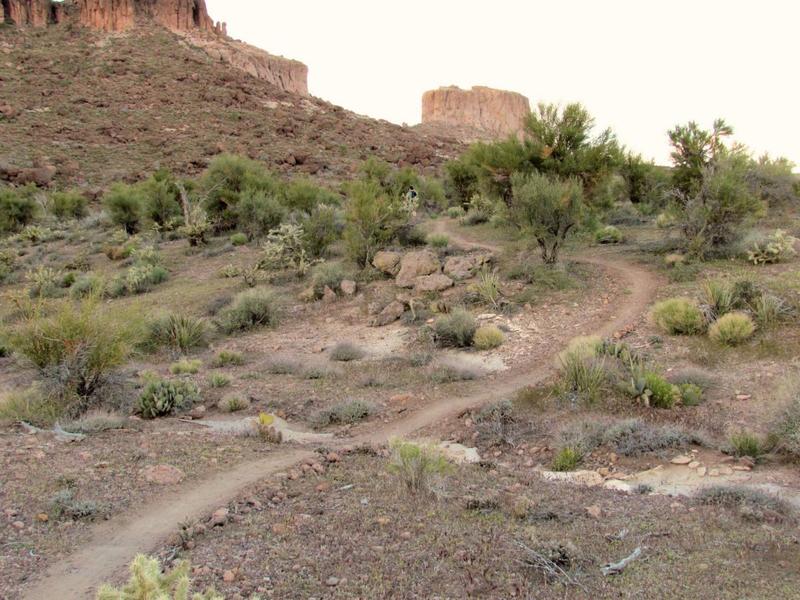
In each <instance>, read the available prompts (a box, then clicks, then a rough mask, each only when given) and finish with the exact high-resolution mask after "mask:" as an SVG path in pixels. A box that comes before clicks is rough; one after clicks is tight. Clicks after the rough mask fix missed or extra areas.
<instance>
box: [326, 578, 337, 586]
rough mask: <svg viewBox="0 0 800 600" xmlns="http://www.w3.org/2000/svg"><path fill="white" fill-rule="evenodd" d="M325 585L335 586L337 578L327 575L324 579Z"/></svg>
mask: <svg viewBox="0 0 800 600" xmlns="http://www.w3.org/2000/svg"><path fill="white" fill-rule="evenodd" d="M325 585H327V586H328V587H336V586H337V585H339V578H338V577H328V579H326V580H325Z"/></svg>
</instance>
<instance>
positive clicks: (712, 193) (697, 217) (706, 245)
mask: <svg viewBox="0 0 800 600" xmlns="http://www.w3.org/2000/svg"><path fill="white" fill-rule="evenodd" d="M748 164H749V159H748V158H747V157H745V156H738V157H731V158H727V159H725V160H723V161H722V162H720V163H718V164H716V165H715V166H713V167H712V166H710V167H707V168H706V169H704V170H703V172H702V179H701V181H700V186H699V188H698V189H697V190H696V191H695V192H694V193H691V194H689V195H685V196H682V198H683V202H682V205H683V207H682V212H681V228H682V231H683V234H684V236H685V237H686V240H687V242H688V244H689V251H690V253H691V254H693V255H694V256H697V257H698V258H701V259H702V258H704V257H705V256H706V255H707V254H708V252H709V251H710V250H712V249H713V248H715V247H719V246H723V245H725V244H728V243H730V242H731V241H733V239H734V237H735V235H736V234H737V231H738V230H739V228H740V227H741V226H742V225H743V224H744V223H745V222H747V221H748V220H754V219H756V218H758V217H760V216H761V215H762V214H763V212H764V203H763V201H762V200H761V199H760V198H758V197H756V196H755V195H754V194H753V193H752V192H751V190H750V187H749V186H748V183H747V173H748V168H749V167H748Z"/></svg>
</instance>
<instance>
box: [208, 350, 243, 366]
mask: <svg viewBox="0 0 800 600" xmlns="http://www.w3.org/2000/svg"><path fill="white" fill-rule="evenodd" d="M244 363H245V360H244V355H242V353H241V352H234V351H232V350H222V351H221V352H220V353H219V354H217V356H216V357H214V360H213V361H212V363H211V366H212V367H214V368H216V369H219V368H222V367H240V366H242V365H243V364H244Z"/></svg>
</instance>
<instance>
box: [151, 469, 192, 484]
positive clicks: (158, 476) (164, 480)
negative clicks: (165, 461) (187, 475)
mask: <svg viewBox="0 0 800 600" xmlns="http://www.w3.org/2000/svg"><path fill="white" fill-rule="evenodd" d="M142 476H143V477H144V479H145V481H148V482H150V483H155V484H157V485H174V484H176V483H180V482H181V481H183V478H184V474H183V471H181V470H180V469H179V468H177V467H173V466H172V465H155V466H150V467H145V468H144V469H142Z"/></svg>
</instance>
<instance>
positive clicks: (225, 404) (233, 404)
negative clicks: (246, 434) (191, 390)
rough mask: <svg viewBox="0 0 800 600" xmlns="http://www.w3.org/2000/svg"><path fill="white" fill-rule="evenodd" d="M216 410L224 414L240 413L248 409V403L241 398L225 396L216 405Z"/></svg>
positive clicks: (245, 399)
mask: <svg viewBox="0 0 800 600" xmlns="http://www.w3.org/2000/svg"><path fill="white" fill-rule="evenodd" d="M217 408H219V409H220V410H221V411H222V412H226V413H235V412H240V411H243V410H247V409H248V408H250V401H249V400H248V399H247V398H242V397H241V396H225V397H224V398H223V399H222V400H220V401H219V402H218V403H217Z"/></svg>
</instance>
